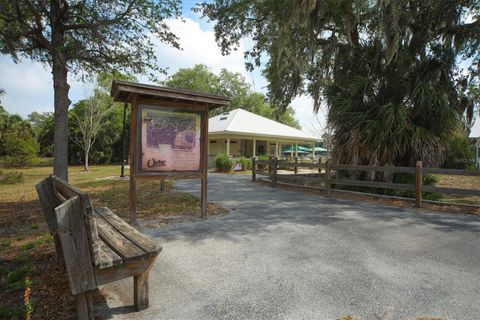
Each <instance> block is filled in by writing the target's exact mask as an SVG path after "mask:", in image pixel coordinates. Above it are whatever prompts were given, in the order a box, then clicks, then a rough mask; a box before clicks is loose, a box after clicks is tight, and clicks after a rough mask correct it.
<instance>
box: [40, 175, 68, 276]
mask: <svg viewBox="0 0 480 320" xmlns="http://www.w3.org/2000/svg"><path fill="white" fill-rule="evenodd" d="M35 188H36V189H37V193H38V198H39V200H40V204H41V206H42V212H43V216H44V217H45V221H46V222H47V226H48V230H49V231H50V234H51V235H52V236H53V240H54V242H55V253H56V259H57V265H58V268H59V269H60V270H64V268H65V260H64V258H63V252H62V244H61V242H60V237H59V236H58V233H57V230H58V225H57V217H56V215H55V208H56V207H57V206H59V205H60V202H59V201H58V199H57V197H56V196H55V193H54V191H53V186H52V178H51V177H47V178H45V179H43V180H42V181H40V182H39V183H38V184H37V185H35Z"/></svg>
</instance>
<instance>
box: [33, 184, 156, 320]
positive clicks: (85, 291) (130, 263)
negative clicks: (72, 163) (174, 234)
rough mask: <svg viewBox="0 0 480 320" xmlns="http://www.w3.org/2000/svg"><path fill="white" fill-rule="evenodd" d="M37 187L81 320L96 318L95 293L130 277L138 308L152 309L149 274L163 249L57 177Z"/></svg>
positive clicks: (60, 262)
mask: <svg viewBox="0 0 480 320" xmlns="http://www.w3.org/2000/svg"><path fill="white" fill-rule="evenodd" d="M36 188H37V192H38V196H39V198H40V202H41V204H42V208H43V213H44V216H45V219H46V221H47V224H48V228H49V230H50V233H51V234H52V235H53V236H54V239H55V250H56V253H57V261H58V262H59V265H60V266H65V268H66V270H67V275H68V282H69V286H70V289H71V291H72V294H73V295H75V304H76V309H77V316H78V318H79V319H94V311H93V302H92V290H94V289H96V288H97V287H98V286H99V285H102V284H106V283H110V282H114V281H117V280H120V279H124V278H127V277H131V276H133V288H134V289H133V294H134V304H135V308H136V309H137V310H143V309H146V308H148V273H149V271H150V269H151V267H152V266H153V263H154V261H155V259H156V257H157V255H158V254H159V253H160V251H161V249H162V248H161V247H160V246H159V245H158V244H157V243H155V242H154V241H152V240H151V239H149V238H148V237H146V236H145V235H143V234H141V233H140V232H138V231H137V230H136V229H135V228H133V227H131V226H130V225H129V224H128V223H126V222H125V221H123V220H122V219H121V218H119V217H118V216H117V215H116V214H115V213H113V212H112V211H111V210H110V209H108V208H94V207H93V205H92V203H91V202H90V199H89V197H88V195H87V194H86V193H83V192H82V191H80V190H79V189H77V188H75V187H73V186H71V185H70V184H68V183H67V182H65V181H63V180H61V179H59V178H57V177H55V176H50V177H48V178H46V179H44V180H43V181H41V182H40V183H38V184H37V185H36Z"/></svg>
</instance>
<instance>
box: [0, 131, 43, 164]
mask: <svg viewBox="0 0 480 320" xmlns="http://www.w3.org/2000/svg"><path fill="white" fill-rule="evenodd" d="M2 144H3V148H4V150H2V151H3V152H2V153H3V154H4V157H3V165H4V166H6V167H14V168H24V167H30V166H32V165H34V164H35V163H36V162H37V161H38V157H37V155H38V152H39V150H40V147H39V145H38V143H37V142H36V141H35V139H34V138H33V137H30V136H25V137H24V136H21V135H20V134H17V133H15V132H12V133H9V134H6V135H5V139H4V141H3V143H2Z"/></svg>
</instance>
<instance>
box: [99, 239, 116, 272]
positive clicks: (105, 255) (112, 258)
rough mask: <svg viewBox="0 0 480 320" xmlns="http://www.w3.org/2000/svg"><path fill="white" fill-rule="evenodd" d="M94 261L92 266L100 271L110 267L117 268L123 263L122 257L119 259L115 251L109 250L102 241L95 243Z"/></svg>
mask: <svg viewBox="0 0 480 320" xmlns="http://www.w3.org/2000/svg"><path fill="white" fill-rule="evenodd" d="M94 247H95V250H96V252H95V255H94V256H95V259H94V261H93V265H94V266H96V267H99V268H100V269H104V268H108V267H111V266H118V265H120V264H122V263H123V259H122V257H120V256H119V255H118V254H117V253H116V252H115V251H113V250H112V249H110V248H109V247H108V246H107V245H106V244H105V243H104V242H103V241H102V240H100V239H99V240H97V241H96V242H95V245H94Z"/></svg>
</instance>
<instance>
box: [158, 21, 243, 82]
mask: <svg viewBox="0 0 480 320" xmlns="http://www.w3.org/2000/svg"><path fill="white" fill-rule="evenodd" d="M166 23H167V25H168V26H169V27H170V29H171V31H172V32H173V33H174V34H176V35H177V37H178V38H179V39H180V40H179V42H180V46H181V48H182V49H183V50H181V51H179V50H177V49H175V48H172V47H169V46H167V45H165V44H162V43H159V42H157V43H158V46H157V52H156V53H157V61H158V64H159V65H160V66H161V67H168V74H169V75H171V74H173V73H175V72H176V71H177V70H178V69H179V68H191V67H193V66H194V65H195V64H200V63H203V64H205V65H207V66H208V67H209V68H211V71H213V72H219V71H220V70H221V69H222V68H226V69H228V70H230V71H234V72H240V73H241V74H243V75H244V76H247V74H246V71H245V64H244V60H243V46H241V47H240V48H239V50H237V51H232V53H231V54H230V55H228V56H223V55H222V54H221V51H220V47H219V46H218V45H217V43H216V42H215V35H214V33H213V31H212V30H203V29H202V28H201V26H200V24H199V23H198V22H197V21H194V20H192V19H189V18H183V21H182V20H181V19H169V20H166Z"/></svg>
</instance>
